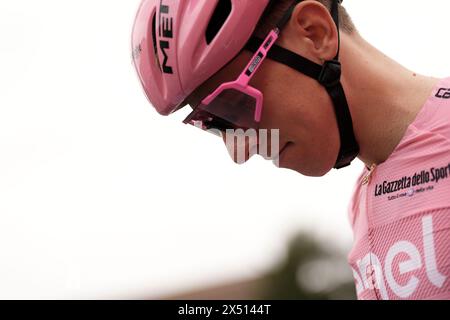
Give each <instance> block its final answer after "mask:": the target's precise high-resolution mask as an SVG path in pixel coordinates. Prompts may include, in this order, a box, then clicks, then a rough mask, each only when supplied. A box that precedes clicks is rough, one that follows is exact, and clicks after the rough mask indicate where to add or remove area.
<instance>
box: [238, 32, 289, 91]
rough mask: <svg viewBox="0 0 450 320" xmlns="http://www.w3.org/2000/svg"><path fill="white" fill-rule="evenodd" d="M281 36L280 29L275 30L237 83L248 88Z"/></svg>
mask: <svg viewBox="0 0 450 320" xmlns="http://www.w3.org/2000/svg"><path fill="white" fill-rule="evenodd" d="M279 35H280V29H278V28H275V29H273V30H272V31H271V32H270V33H269V35H268V36H267V37H266V39H265V40H264V42H263V43H262V45H261V47H259V49H258V50H257V51H256V53H255V55H254V56H253V58H252V59H251V60H250V63H249V64H248V65H247V67H246V68H245V69H244V71H243V72H242V73H241V75H240V76H239V78H238V80H237V82H238V83H239V84H240V85H242V86H243V87H247V85H248V83H249V82H250V80H251V79H252V77H253V75H254V74H255V73H256V71H257V70H258V69H259V67H260V66H261V64H262V62H263V61H264V59H265V58H266V56H267V53H268V52H269V50H270V48H272V46H273V45H274V44H275V42H276V41H277V39H278V37H279Z"/></svg>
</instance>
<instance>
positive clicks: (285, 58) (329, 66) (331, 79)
mask: <svg viewBox="0 0 450 320" xmlns="http://www.w3.org/2000/svg"><path fill="white" fill-rule="evenodd" d="M341 2H342V0H334V1H333V2H332V7H331V16H332V17H333V20H334V22H335V23H336V26H337V28H338V35H339V8H338V3H341ZM262 42H263V40H262V39H259V38H257V37H252V38H251V39H250V40H249V42H248V43H247V45H246V46H245V49H247V50H249V51H251V52H256V51H257V50H258V49H259V47H260V46H261V44H262ZM339 51H340V36H339V47H338V52H337V54H336V57H335V58H334V59H333V60H329V61H326V62H325V63H324V65H323V66H321V65H318V64H316V63H314V62H312V61H310V60H308V59H306V58H304V57H302V56H300V55H298V54H296V53H294V52H292V51H289V50H287V49H284V48H282V47H280V46H278V45H276V44H275V45H273V47H272V48H271V49H270V50H269V53H268V55H267V57H268V58H269V59H271V60H273V61H276V62H279V63H281V64H284V65H286V66H288V67H290V68H292V69H294V70H297V71H298V72H300V73H303V74H304V75H306V76H308V77H310V78H312V79H315V80H317V81H318V82H319V83H320V84H321V85H322V86H323V87H325V89H326V90H327V92H328V94H329V96H330V97H331V100H332V101H333V105H334V110H335V114H336V120H337V124H338V128H339V135H340V141H341V147H340V151H339V155H338V158H337V161H336V164H335V169H342V168H345V167H347V166H349V165H350V164H351V163H352V161H353V160H354V159H355V158H356V157H357V156H358V154H359V151H360V149H359V145H358V142H357V141H356V138H355V133H354V130H353V121H352V116H351V114H350V109H349V107H348V103H347V98H346V96H345V92H344V88H343V87H342V84H341V63H340V62H339Z"/></svg>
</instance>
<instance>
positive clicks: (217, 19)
mask: <svg viewBox="0 0 450 320" xmlns="http://www.w3.org/2000/svg"><path fill="white" fill-rule="evenodd" d="M231 7H232V4H231V0H219V1H218V3H217V6H216V9H215V11H214V13H213V15H212V18H211V20H210V21H209V24H208V28H207V29H206V43H207V44H210V43H211V42H212V41H213V40H214V38H215V37H216V36H217V34H218V33H219V31H220V29H222V27H223V25H224V23H225V21H226V20H227V19H228V17H229V15H230V13H231Z"/></svg>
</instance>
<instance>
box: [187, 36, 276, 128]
mask: <svg viewBox="0 0 450 320" xmlns="http://www.w3.org/2000/svg"><path fill="white" fill-rule="evenodd" d="M279 35H280V29H279V28H278V27H277V28H275V29H273V30H272V31H271V32H270V33H269V35H268V36H267V37H266V39H265V40H264V42H263V43H262V45H261V46H260V47H259V49H258V50H257V51H256V53H255V55H254V56H253V57H252V59H251V60H250V62H249V64H248V65H247V67H246V68H245V69H244V71H243V72H242V73H241V75H240V76H239V77H238V79H237V80H235V81H232V82H227V83H223V84H222V85H220V86H219V87H218V88H217V89H216V90H215V91H214V92H213V93H212V94H210V95H209V96H207V97H206V98H205V99H203V100H202V102H201V103H200V105H198V106H197V107H196V108H194V111H193V112H192V113H191V114H189V116H188V117H187V118H186V119H185V120H184V121H183V122H184V123H186V124H191V125H194V126H196V127H199V128H201V129H203V130H206V131H209V132H212V133H216V134H217V133H221V132H222V133H223V132H226V130H228V129H232V130H237V129H244V130H248V129H258V128H259V123H260V121H261V115H262V109H263V94H262V93H261V91H259V90H258V89H256V88H254V87H252V86H250V85H249V82H250V80H251V79H252V77H253V75H254V74H255V73H256V71H257V70H258V68H259V67H260V66H261V64H262V62H263V61H264V60H265V58H266V57H267V53H268V52H269V50H270V49H271V48H272V46H273V44H274V43H275V42H276V40H277V39H278V37H279ZM217 130H218V131H219V132H217Z"/></svg>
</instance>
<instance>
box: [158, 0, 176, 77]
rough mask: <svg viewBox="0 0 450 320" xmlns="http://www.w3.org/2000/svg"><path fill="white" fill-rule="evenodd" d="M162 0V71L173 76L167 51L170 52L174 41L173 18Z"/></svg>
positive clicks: (160, 44) (160, 8) (160, 23)
mask: <svg viewBox="0 0 450 320" xmlns="http://www.w3.org/2000/svg"><path fill="white" fill-rule="evenodd" d="M162 2H163V0H161V3H160V6H159V37H160V40H159V48H160V49H161V53H162V55H163V57H164V60H163V63H162V66H161V70H162V72H164V73H167V74H173V68H172V67H171V66H169V57H168V55H167V53H166V50H170V43H171V40H172V39H173V18H172V17H170V16H169V13H170V8H169V6H168V5H164V4H163V3H162Z"/></svg>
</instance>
